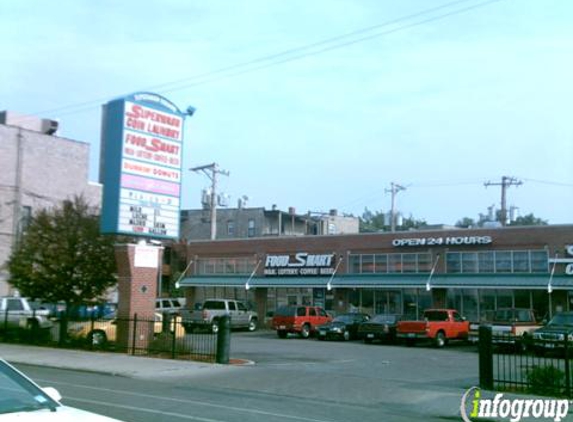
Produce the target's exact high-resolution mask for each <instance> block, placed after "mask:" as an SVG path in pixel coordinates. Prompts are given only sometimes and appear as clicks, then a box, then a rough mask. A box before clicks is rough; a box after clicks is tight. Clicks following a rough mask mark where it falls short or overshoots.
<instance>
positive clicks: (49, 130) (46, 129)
mask: <svg viewBox="0 0 573 422" xmlns="http://www.w3.org/2000/svg"><path fill="white" fill-rule="evenodd" d="M59 125H60V124H59V123H58V121H57V120H50V119H42V123H41V125H40V132H42V133H45V134H46V135H53V134H55V133H56V132H57V130H58V126H59Z"/></svg>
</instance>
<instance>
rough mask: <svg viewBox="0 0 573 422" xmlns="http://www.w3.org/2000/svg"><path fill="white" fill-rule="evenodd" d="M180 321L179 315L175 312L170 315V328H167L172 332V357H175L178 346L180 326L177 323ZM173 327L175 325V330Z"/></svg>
mask: <svg viewBox="0 0 573 422" xmlns="http://www.w3.org/2000/svg"><path fill="white" fill-rule="evenodd" d="M164 319H165V318H164ZM178 323H179V321H178V319H177V317H176V316H175V315H173V314H170V315H169V326H168V327H169V328H168V330H167V332H168V333H169V332H170V333H171V359H175V355H176V353H175V350H176V348H177V331H178V328H179V327H177V324H178ZM171 327H173V331H171Z"/></svg>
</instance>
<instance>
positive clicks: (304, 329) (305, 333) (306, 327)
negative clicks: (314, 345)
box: [300, 324, 310, 338]
mask: <svg viewBox="0 0 573 422" xmlns="http://www.w3.org/2000/svg"><path fill="white" fill-rule="evenodd" d="M300 336H301V337H302V338H309V337H310V325H308V324H304V325H303V326H302V328H301V330H300Z"/></svg>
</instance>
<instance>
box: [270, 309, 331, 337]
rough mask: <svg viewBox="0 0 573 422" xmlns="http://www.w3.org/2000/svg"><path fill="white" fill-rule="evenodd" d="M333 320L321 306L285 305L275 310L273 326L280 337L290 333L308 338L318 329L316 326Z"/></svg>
mask: <svg viewBox="0 0 573 422" xmlns="http://www.w3.org/2000/svg"><path fill="white" fill-rule="evenodd" d="M331 320H332V317H331V316H330V315H328V314H327V313H326V311H325V310H324V309H323V308H321V307H319V306H297V305H292V306H283V307H280V308H278V309H277V311H276V312H275V315H274V316H273V321H272V327H273V329H274V330H277V335H278V336H279V337H280V338H286V336H287V334H288V333H297V334H298V335H300V336H301V337H302V338H308V337H310V335H311V334H313V333H314V332H315V331H316V327H318V326H319V325H322V324H326V323H327V322H330V321H331Z"/></svg>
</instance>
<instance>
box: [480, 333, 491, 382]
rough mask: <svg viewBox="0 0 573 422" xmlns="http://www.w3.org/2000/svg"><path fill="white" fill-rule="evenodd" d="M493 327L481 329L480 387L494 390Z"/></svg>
mask: <svg viewBox="0 0 573 422" xmlns="http://www.w3.org/2000/svg"><path fill="white" fill-rule="evenodd" d="M491 336H492V334H491V327H490V326H486V325H480V327H479V386H480V388H483V389H484V390H493V343H492V338H491Z"/></svg>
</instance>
